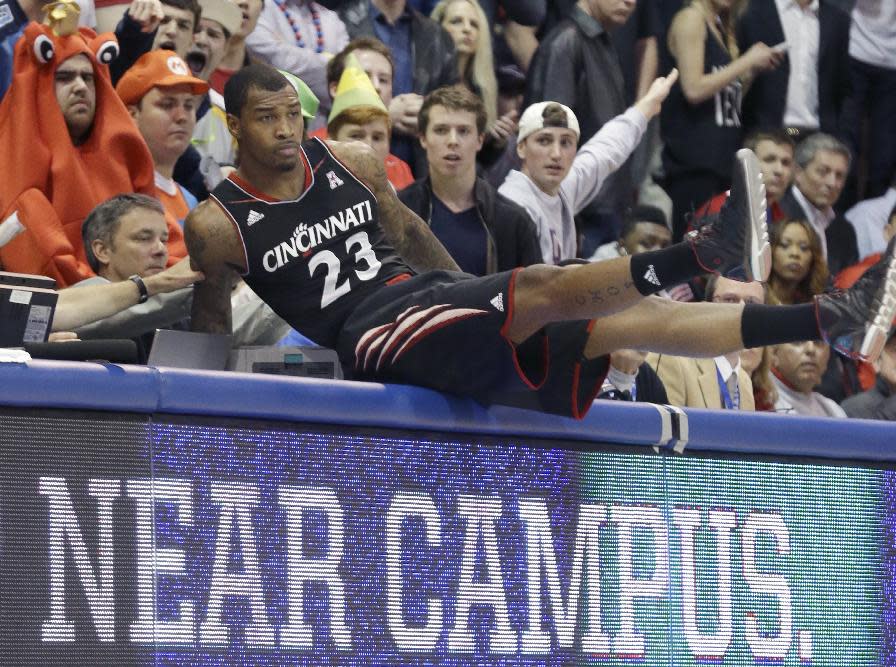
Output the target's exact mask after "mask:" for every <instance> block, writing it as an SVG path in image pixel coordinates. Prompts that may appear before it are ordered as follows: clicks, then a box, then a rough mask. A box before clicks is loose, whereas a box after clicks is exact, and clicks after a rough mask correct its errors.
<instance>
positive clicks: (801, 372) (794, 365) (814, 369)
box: [772, 340, 831, 392]
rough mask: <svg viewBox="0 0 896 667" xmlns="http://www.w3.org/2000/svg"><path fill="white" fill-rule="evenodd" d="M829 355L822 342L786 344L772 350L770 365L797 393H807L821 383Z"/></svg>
mask: <svg viewBox="0 0 896 667" xmlns="http://www.w3.org/2000/svg"><path fill="white" fill-rule="evenodd" d="M830 355H831V350H830V348H829V347H828V345H827V343H825V342H824V341H820V340H810V341H805V342H802V343H787V344H786V345H776V346H774V347H773V348H772V365H773V366H774V367H775V368H776V369H777V370H778V372H779V373H780V374H781V376H782V377H783V378H784V379H785V380H786V381H787V382H789V383H790V384H791V385H793V386H794V387H796V389H797V391H802V392H809V391H812V388H813V387H815V386H816V385H818V384H819V383H820V382H821V375H822V373H824V370H825V369H826V368H827V366H828V358H829V357H830Z"/></svg>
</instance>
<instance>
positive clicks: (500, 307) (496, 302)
mask: <svg viewBox="0 0 896 667" xmlns="http://www.w3.org/2000/svg"><path fill="white" fill-rule="evenodd" d="M489 303H491V304H492V305H493V306H494V307H495V309H496V310H497V311H498V312H500V313H503V312H504V292H499V293H498V296H496V297H495V298H494V299H492V300H491V301H489Z"/></svg>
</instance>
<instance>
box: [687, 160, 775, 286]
mask: <svg viewBox="0 0 896 667" xmlns="http://www.w3.org/2000/svg"><path fill="white" fill-rule="evenodd" d="M767 206H768V204H767V202H766V199H765V184H764V183H763V182H762V171H761V169H760V166H759V159H758V158H757V157H756V154H755V153H753V151H751V150H750V149H749V148H742V149H741V150H739V151H737V155H736V156H735V158H734V170H733V172H732V174H731V193H730V194H729V195H728V199H727V200H726V201H725V204H724V205H723V206H722V210H721V211H719V214H718V215H717V216H712V219H711V220H710V221H709V222H708V223H707V224H705V225H703V226H702V227H701V228H700V229H698V230H696V231H693V232H691V233H690V234H689V235H688V236H687V237H686V238H687V240H688V242H689V243H690V244H691V246H692V247H693V248H694V253H695V254H696V255H697V261H698V262H699V263H700V265H701V266H702V267H703V268H704V269H705V270H706V271H709V272H711V273H716V274H720V275H723V276H726V277H729V278H737V279H739V280H745V281H748V282H749V281H753V280H761V281H765V280H766V279H767V278H768V274H769V271H771V266H772V263H771V260H772V249H771V244H770V243H769V240H768V226H767V220H766V217H767Z"/></svg>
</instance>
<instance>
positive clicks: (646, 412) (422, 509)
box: [0, 361, 896, 667]
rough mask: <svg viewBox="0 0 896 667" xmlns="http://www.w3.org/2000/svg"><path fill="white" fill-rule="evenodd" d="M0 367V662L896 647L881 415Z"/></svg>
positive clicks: (891, 511)
mask: <svg viewBox="0 0 896 667" xmlns="http://www.w3.org/2000/svg"><path fill="white" fill-rule="evenodd" d="M0 387H2V388H3V389H2V390H0V470H2V485H0V664H15V665H31V664H35V665H37V664H40V665H56V664H58V665H70V664H80V665H109V664H115V665H131V664H133V665H172V666H174V665H371V666H373V665H573V664H599V665H631V664H637V665H703V664H708V663H709V664H719V665H754V664H760V663H761V664H766V663H772V664H781V665H810V664H811V665H832V666H838V667H840V666H842V665H893V664H896V642H894V639H893V634H894V633H893V630H892V628H893V627H894V626H896V603H894V582H896V550H894V541H893V536H894V526H896V481H894V475H893V473H892V472H891V468H892V465H893V462H894V460H896V447H894V445H896V437H894V436H896V427H894V426H893V425H890V424H885V423H872V422H864V421H847V420H842V421H841V420H815V419H802V418H797V417H782V416H776V415H765V414H757V415H742V414H734V413H728V412H721V411H720V412H709V411H699V410H693V411H691V410H686V411H676V410H673V409H667V408H663V407H657V406H650V405H644V404H623V403H616V402H598V403H597V404H596V405H595V406H594V408H593V409H592V410H591V412H590V413H589V415H588V416H587V417H586V419H584V420H582V421H581V422H578V421H574V420H570V419H563V418H557V417H552V416H547V415H542V414H537V413H532V412H528V411H523V410H515V409H511V408H491V409H484V408H482V407H481V406H479V405H478V404H476V403H473V402H471V401H467V400H462V399H458V398H453V397H448V396H445V395H442V394H438V393H435V392H431V391H428V390H423V389H418V388H414V387H399V386H382V385H377V384H366V383H352V382H335V381H321V380H300V379H294V378H278V377H273V376H264V375H244V374H235V373H202V372H187V371H180V370H174V369H154V368H145V367H123V366H113V365H102V364H82V363H66V362H39V361H33V362H29V363H27V364H0Z"/></svg>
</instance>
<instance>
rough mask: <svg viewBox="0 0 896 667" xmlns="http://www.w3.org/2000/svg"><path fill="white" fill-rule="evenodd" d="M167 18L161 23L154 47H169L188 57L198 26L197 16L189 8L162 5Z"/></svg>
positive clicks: (181, 55)
mask: <svg viewBox="0 0 896 667" xmlns="http://www.w3.org/2000/svg"><path fill="white" fill-rule="evenodd" d="M162 13H163V14H164V15H165V18H163V19H162V22H161V23H160V24H159V29H158V30H157V31H156V38H155V40H154V41H153V43H152V48H153V49H168V50H169V51H174V52H175V53H176V54H177V55H179V56H180V57H181V58H184V57H186V55H187V51H188V50H189V48H190V44H192V43H193V30H194V28H195V27H196V16H195V15H194V14H193V12H191V11H190V10H189V9H181V8H180V7H172V6H171V5H166V4H163V5H162Z"/></svg>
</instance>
